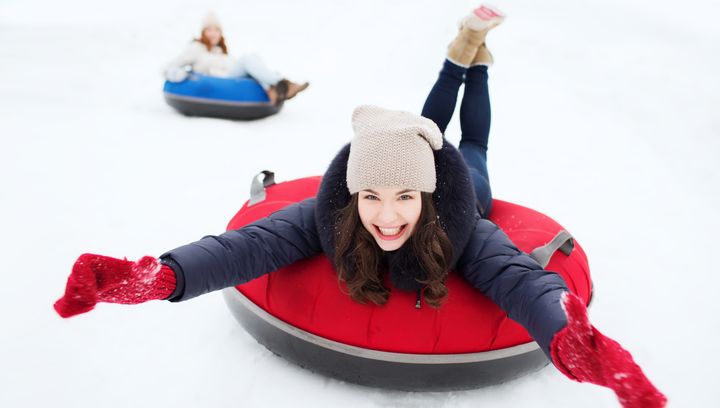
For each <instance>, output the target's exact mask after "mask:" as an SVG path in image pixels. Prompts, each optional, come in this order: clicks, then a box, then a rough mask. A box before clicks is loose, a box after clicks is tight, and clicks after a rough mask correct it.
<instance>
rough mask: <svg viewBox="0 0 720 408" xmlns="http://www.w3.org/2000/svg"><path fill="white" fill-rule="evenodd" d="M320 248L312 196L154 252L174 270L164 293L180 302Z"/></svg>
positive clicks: (274, 267) (270, 268) (273, 267)
mask: <svg viewBox="0 0 720 408" xmlns="http://www.w3.org/2000/svg"><path fill="white" fill-rule="evenodd" d="M321 252H322V249H321V246H320V239H319V238H318V234H317V228H316V227H315V198H310V199H307V200H305V201H302V202H300V203H296V204H292V205H290V206H288V207H285V208H284V209H282V210H280V211H277V212H275V213H273V214H271V215H269V216H268V217H266V218H263V219H260V220H258V221H256V222H254V223H252V224H249V225H246V226H244V227H242V228H240V229H237V230H234V231H227V232H225V233H224V234H222V235H218V236H206V237H204V238H203V239H201V240H200V241H197V242H193V243H191V244H188V245H184V246H181V247H179V248H176V249H173V250H172V251H169V252H166V253H165V254H163V255H161V256H160V259H161V260H162V262H163V263H164V264H166V265H168V266H170V267H171V268H172V269H173V270H174V271H175V274H176V275H177V281H178V284H177V288H176V289H175V292H174V293H173V294H172V295H171V296H170V297H169V298H168V299H169V300H171V301H183V300H187V299H191V298H194V297H196V296H200V295H202V294H205V293H208V292H212V291H215V290H219V289H223V288H227V287H230V286H235V285H239V284H242V283H245V282H248V281H250V280H253V279H255V278H258V277H260V276H262V275H265V274H267V273H270V272H272V271H275V270H277V269H280V268H282V267H283V266H286V265H289V264H292V263H293V262H295V261H298V260H300V259H304V258H309V257H311V256H314V255H317V254H319V253H321Z"/></svg>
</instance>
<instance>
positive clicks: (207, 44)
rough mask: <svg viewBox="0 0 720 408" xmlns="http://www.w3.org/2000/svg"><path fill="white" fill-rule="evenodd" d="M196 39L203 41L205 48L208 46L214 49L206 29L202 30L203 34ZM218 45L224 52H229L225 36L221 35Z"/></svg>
mask: <svg viewBox="0 0 720 408" xmlns="http://www.w3.org/2000/svg"><path fill="white" fill-rule="evenodd" d="M195 41H197V42H200V43H202V44H203V45H204V46H205V48H207V50H208V51H211V50H212V49H213V45H212V43H211V42H210V40H208V38H207V37H206V36H205V30H203V31H202V34H200V38H196V39H195ZM218 47H220V49H221V50H222V52H223V54H227V53H228V50H227V46H226V45H225V36H224V35H220V42H219V43H218Z"/></svg>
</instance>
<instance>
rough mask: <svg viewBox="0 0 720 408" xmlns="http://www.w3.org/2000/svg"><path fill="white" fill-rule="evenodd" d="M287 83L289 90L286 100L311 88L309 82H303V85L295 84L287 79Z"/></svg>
mask: <svg viewBox="0 0 720 408" xmlns="http://www.w3.org/2000/svg"><path fill="white" fill-rule="evenodd" d="M285 81H287V88H288V90H287V98H286V99H292V98H294V97H295V95H297V94H299V93H300V92H302V91H304V90H305V89H307V87H308V86H310V83H309V82H303V83H302V84H297V83H295V82H292V81H288V80H287V79H285Z"/></svg>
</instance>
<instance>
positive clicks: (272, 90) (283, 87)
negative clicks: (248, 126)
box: [163, 13, 309, 119]
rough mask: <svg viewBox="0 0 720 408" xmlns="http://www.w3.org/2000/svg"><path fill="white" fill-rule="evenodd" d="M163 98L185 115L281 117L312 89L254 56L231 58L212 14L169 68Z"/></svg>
mask: <svg viewBox="0 0 720 408" xmlns="http://www.w3.org/2000/svg"><path fill="white" fill-rule="evenodd" d="M165 79H166V82H165V86H164V88H163V91H164V94H165V100H166V101H167V103H168V104H169V105H170V106H172V107H173V108H175V109H177V110H178V111H180V112H181V113H183V114H186V115H192V116H212V117H221V118H230V119H257V118H261V117H264V116H268V115H271V114H273V113H277V112H278V111H279V110H280V108H281V107H282V104H283V102H284V101H285V100H287V99H292V98H293V97H295V95H297V94H298V93H299V92H301V91H303V90H305V88H307V87H308V85H309V84H308V83H307V82H305V83H302V84H298V83H295V82H292V81H289V80H287V79H284V78H282V77H281V76H280V75H278V74H277V73H276V72H274V71H272V70H270V69H269V68H268V67H267V66H266V65H265V63H264V62H263V61H262V59H260V57H258V56H257V55H254V54H248V55H244V56H242V57H241V58H239V59H234V58H232V57H230V56H229V55H228V51H227V46H226V45H225V38H224V37H223V34H222V28H221V26H220V22H219V20H218V18H217V17H216V16H215V14H213V13H209V14H208V15H207V16H206V17H205V19H204V21H203V25H202V32H201V35H200V38H199V39H196V40H193V41H192V42H191V43H190V44H189V45H188V46H187V48H186V49H185V50H184V51H183V53H182V54H180V55H179V56H178V57H177V58H175V59H174V60H173V61H172V62H171V63H170V64H168V66H167V67H166V69H165Z"/></svg>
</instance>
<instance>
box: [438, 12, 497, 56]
mask: <svg viewBox="0 0 720 408" xmlns="http://www.w3.org/2000/svg"><path fill="white" fill-rule="evenodd" d="M504 20H505V15H504V14H502V13H501V12H500V11H499V10H497V9H495V8H492V7H489V6H486V5H482V6H480V7H478V8H477V9H475V10H473V12H472V13H470V14H469V15H468V16H467V17H465V18H464V19H463V21H462V23H461V27H460V32H459V33H458V35H457V37H455V40H454V41H453V42H452V43H451V44H450V47H449V48H448V59H449V60H450V61H452V62H453V63H455V64H457V65H460V66H463V67H466V68H467V67H470V66H471V65H481V64H484V63H486V62H488V61H489V63H492V55H490V52H489V51H488V50H487V47H486V46H485V37H486V36H487V33H488V31H490V30H491V29H492V28H494V27H497V26H498V25H500V24H501V23H502V22H503V21H504Z"/></svg>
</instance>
